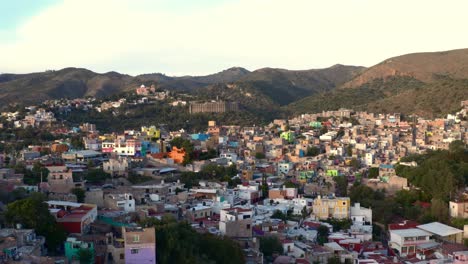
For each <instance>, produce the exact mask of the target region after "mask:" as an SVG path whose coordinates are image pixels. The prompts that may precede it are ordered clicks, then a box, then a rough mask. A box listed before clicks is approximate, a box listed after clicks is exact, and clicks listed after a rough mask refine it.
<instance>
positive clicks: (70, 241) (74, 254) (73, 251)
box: [64, 237, 95, 263]
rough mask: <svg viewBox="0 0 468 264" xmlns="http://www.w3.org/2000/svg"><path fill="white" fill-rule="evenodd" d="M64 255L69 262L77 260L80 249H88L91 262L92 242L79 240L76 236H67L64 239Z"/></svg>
mask: <svg viewBox="0 0 468 264" xmlns="http://www.w3.org/2000/svg"><path fill="white" fill-rule="evenodd" d="M64 244H65V256H66V257H67V259H68V262H69V263H73V261H77V260H78V252H79V251H80V250H89V251H90V252H91V254H92V262H94V253H95V251H94V244H93V243H92V242H83V241H79V240H78V239H77V238H76V237H69V238H67V240H66V241H65V243H64Z"/></svg>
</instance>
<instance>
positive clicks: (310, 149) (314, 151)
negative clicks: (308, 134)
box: [306, 146, 320, 157]
mask: <svg viewBox="0 0 468 264" xmlns="http://www.w3.org/2000/svg"><path fill="white" fill-rule="evenodd" d="M318 154H320V149H319V148H317V147H315V146H311V147H307V152H306V156H308V157H315V156H317V155H318Z"/></svg>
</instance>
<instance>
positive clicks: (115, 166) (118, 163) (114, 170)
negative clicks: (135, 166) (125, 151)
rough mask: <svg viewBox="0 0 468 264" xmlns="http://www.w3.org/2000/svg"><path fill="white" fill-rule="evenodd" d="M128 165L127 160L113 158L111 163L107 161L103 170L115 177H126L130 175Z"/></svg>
mask: <svg viewBox="0 0 468 264" xmlns="http://www.w3.org/2000/svg"><path fill="white" fill-rule="evenodd" d="M128 165H129V162H128V159H126V158H118V159H114V158H111V159H109V161H105V162H104V163H103V164H102V168H103V170H104V171H105V172H107V173H109V174H111V175H112V176H114V177H119V176H124V177H126V176H127V175H128Z"/></svg>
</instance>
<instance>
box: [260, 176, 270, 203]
mask: <svg viewBox="0 0 468 264" xmlns="http://www.w3.org/2000/svg"><path fill="white" fill-rule="evenodd" d="M261 188H262V196H263V197H264V198H266V197H268V191H269V189H270V187H268V182H267V176H266V174H263V175H262V187H261Z"/></svg>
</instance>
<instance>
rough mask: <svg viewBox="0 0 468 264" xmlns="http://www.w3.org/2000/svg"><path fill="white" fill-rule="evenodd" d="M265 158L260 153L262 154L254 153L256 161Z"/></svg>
mask: <svg viewBox="0 0 468 264" xmlns="http://www.w3.org/2000/svg"><path fill="white" fill-rule="evenodd" d="M265 157H266V156H265V154H264V153H262V152H256V153H255V158H256V159H264V158H265Z"/></svg>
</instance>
